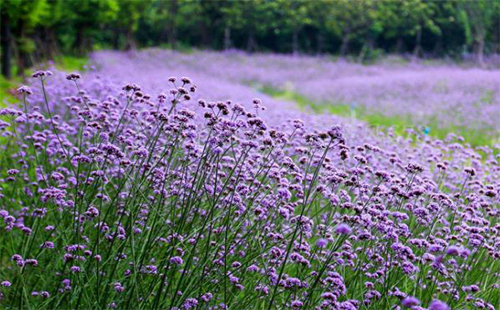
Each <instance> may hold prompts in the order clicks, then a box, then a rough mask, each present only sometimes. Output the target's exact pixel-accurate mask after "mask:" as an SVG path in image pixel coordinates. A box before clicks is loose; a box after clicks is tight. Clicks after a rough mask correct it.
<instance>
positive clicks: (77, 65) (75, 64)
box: [0, 55, 89, 107]
mask: <svg viewBox="0 0 500 310" xmlns="http://www.w3.org/2000/svg"><path fill="white" fill-rule="evenodd" d="M88 63H89V59H88V58H87V57H75V56H67V55H63V56H58V57H57V58H56V59H55V60H54V66H55V67H56V68H57V69H59V70H61V71H67V72H70V71H83V70H85V66H86V65H87V64H88ZM42 67H46V65H43V66H42ZM34 70H35V69H33V68H30V69H27V70H26V72H25V73H24V75H25V76H29V75H30V73H32V72H33V71H34ZM12 71H13V75H14V76H13V77H12V78H10V79H6V78H5V77H3V76H2V75H0V107H5V106H7V105H9V104H13V103H16V102H18V99H17V96H16V89H17V88H18V87H19V85H20V84H23V78H22V77H21V76H18V75H17V68H16V67H14V68H13V70H12Z"/></svg>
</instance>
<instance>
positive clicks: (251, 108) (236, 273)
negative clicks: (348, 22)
mask: <svg viewBox="0 0 500 310" xmlns="http://www.w3.org/2000/svg"><path fill="white" fill-rule="evenodd" d="M33 80H34V83H33V85H32V88H29V87H26V86H23V87H20V88H19V93H20V97H21V99H22V102H23V104H22V106H20V107H14V106H13V107H9V108H6V109H2V110H0V115H1V118H2V121H1V122H0V130H1V131H2V138H1V147H2V156H1V157H0V160H1V161H0V167H1V168H0V177H1V179H0V231H1V239H0V263H1V268H0V307H2V308H5V309H21V308H29V309H73V308H75V309H76V308H82V309H91V308H92V309H96V308H99V309H107V308H117V309H341V310H350V309H414V310H416V309H429V310H445V309H495V307H496V306H498V305H499V304H500V294H499V293H498V292H499V285H500V282H499V281H500V270H499V268H500V263H499V260H500V237H499V236H500V221H499V218H500V211H499V207H498V206H499V203H500V181H499V180H500V167H499V161H498V160H499V158H497V157H495V154H494V152H493V150H491V149H489V148H486V147H484V148H481V149H480V150H473V149H470V148H468V147H465V146H463V145H462V144H460V143H458V142H457V140H456V137H454V136H450V137H449V139H448V140H446V141H440V140H433V139H429V138H426V137H420V136H415V137H414V139H403V138H401V137H395V136H392V135H391V134H390V133H389V134H387V135H385V134H382V133H374V132H372V131H370V130H369V129H368V128H366V126H364V125H363V124H356V123H354V124H351V123H340V124H339V125H333V124H332V120H336V119H335V118H332V117H328V116H311V115H302V116H303V118H302V119H298V118H291V119H289V118H288V117H289V116H292V115H294V116H297V115H300V114H299V113H296V112H283V113H276V110H273V109H272V108H271V109H269V110H265V109H264V105H263V103H261V101H260V100H257V99H256V100H253V101H247V102H243V103H241V104H240V103H238V102H236V101H211V100H203V99H198V95H197V93H198V90H199V89H198V88H199V87H197V86H196V85H195V84H194V81H192V80H191V79H189V78H174V77H172V78H168V76H166V77H163V78H161V80H160V78H158V79H157V80H155V83H156V84H157V86H154V87H160V86H163V88H164V91H163V92H162V93H159V94H149V93H148V92H147V91H145V89H143V88H141V86H139V85H137V84H123V85H120V87H117V84H116V80H115V82H113V81H112V80H106V79H103V78H99V77H98V76H97V75H90V74H89V75H88V76H84V77H83V78H82V77H81V76H80V75H78V74H70V75H67V76H63V75H62V73H59V72H55V73H54V74H52V73H51V72H48V71H40V72H36V73H35V74H34V75H33ZM227 85H231V84H227ZM150 86H151V85H150ZM209 91H210V90H209ZM194 98H196V99H194ZM207 99H210V98H207Z"/></svg>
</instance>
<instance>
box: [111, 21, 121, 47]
mask: <svg viewBox="0 0 500 310" xmlns="http://www.w3.org/2000/svg"><path fill="white" fill-rule="evenodd" d="M113 34H114V35H113V38H112V39H111V42H112V44H113V49H115V50H119V49H120V34H121V31H120V28H119V27H114V29H113Z"/></svg>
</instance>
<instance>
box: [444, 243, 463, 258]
mask: <svg viewBox="0 0 500 310" xmlns="http://www.w3.org/2000/svg"><path fill="white" fill-rule="evenodd" d="M459 253H460V248H459V247H457V246H454V245H452V246H449V247H448V249H446V254H448V255H451V256H455V255H458V254H459Z"/></svg>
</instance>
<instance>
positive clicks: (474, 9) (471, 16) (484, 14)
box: [456, 0, 500, 65]
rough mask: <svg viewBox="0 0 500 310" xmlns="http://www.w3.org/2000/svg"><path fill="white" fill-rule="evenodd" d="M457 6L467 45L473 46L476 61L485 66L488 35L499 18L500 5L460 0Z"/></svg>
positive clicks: (481, 0) (483, 0) (481, 1)
mask: <svg viewBox="0 0 500 310" xmlns="http://www.w3.org/2000/svg"><path fill="white" fill-rule="evenodd" d="M456 4H457V9H458V10H457V13H458V19H459V21H460V22H461V23H462V25H463V27H464V30H465V34H466V38H467V44H468V45H469V46H470V45H472V48H473V52H474V55H475V59H476V61H477V62H478V63H479V64H480V65H484V59H483V55H484V46H485V38H486V34H487V32H488V29H490V28H491V26H492V25H493V22H494V17H495V15H496V16H498V10H500V3H499V2H498V1H490V0H476V1H466V0H460V1H458V2H457V3H456Z"/></svg>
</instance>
